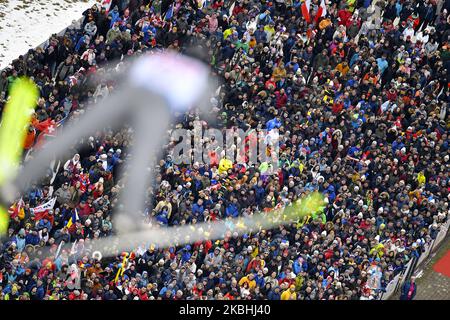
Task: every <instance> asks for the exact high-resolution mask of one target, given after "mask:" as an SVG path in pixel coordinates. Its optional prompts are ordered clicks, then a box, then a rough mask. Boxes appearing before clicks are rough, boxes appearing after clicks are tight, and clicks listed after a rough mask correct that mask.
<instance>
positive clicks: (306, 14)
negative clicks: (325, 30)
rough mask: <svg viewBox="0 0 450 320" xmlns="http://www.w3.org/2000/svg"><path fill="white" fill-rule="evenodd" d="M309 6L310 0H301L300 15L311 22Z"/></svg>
mask: <svg viewBox="0 0 450 320" xmlns="http://www.w3.org/2000/svg"><path fill="white" fill-rule="evenodd" d="M310 7H311V0H305V1H303V3H302V5H301V9H302V15H303V18H305V20H306V22H308V23H311V16H310V15H309V8H310Z"/></svg>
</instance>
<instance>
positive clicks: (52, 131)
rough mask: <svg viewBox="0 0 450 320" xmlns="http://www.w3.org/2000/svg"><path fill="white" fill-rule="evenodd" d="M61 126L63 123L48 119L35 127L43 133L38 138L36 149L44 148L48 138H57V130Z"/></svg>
mask: <svg viewBox="0 0 450 320" xmlns="http://www.w3.org/2000/svg"><path fill="white" fill-rule="evenodd" d="M61 124H62V121H60V122H58V123H56V122H55V121H54V120H49V119H47V120H45V121H42V122H39V123H38V124H37V125H35V128H36V129H38V130H39V131H40V132H41V133H40V134H39V135H38V136H37V139H36V145H35V147H36V148H40V147H42V145H43V144H44V143H45V141H46V139H47V138H48V137H52V138H53V137H56V129H57V128H58V127H59V126H61Z"/></svg>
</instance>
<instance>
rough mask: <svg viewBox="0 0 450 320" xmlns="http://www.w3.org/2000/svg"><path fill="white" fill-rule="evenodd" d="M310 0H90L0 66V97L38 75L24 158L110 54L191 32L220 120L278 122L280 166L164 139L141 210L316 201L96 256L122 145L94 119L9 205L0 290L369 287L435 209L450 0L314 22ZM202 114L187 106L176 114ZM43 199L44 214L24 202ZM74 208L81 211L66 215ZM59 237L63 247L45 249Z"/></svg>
mask: <svg viewBox="0 0 450 320" xmlns="http://www.w3.org/2000/svg"><path fill="white" fill-rule="evenodd" d="M321 2H322V1H317V0H313V1H311V7H310V9H309V16H310V19H309V20H310V21H309V22H310V23H308V21H307V19H306V18H305V16H304V11H302V8H301V7H302V3H303V2H302V1H296V0H273V1H267V0H258V1H252V0H238V1H221V0H214V1H209V0H208V1H206V2H205V1H203V2H202V1H200V3H204V5H203V7H201V8H198V3H197V1H187V0H185V1H181V0H176V1H174V2H173V4H172V1H166V0H163V1H160V0H154V1H151V0H111V1H100V2H99V3H98V4H97V5H94V6H93V7H92V8H90V9H88V10H86V11H85V12H84V13H83V16H84V20H83V21H82V23H81V25H80V26H78V27H76V28H69V29H68V30H67V31H66V32H65V33H64V34H63V35H59V36H57V35H54V36H52V37H51V38H50V39H49V41H48V45H47V46H45V47H44V48H37V49H36V50H30V51H29V52H28V54H27V55H25V56H21V57H19V58H18V59H17V60H15V61H14V62H13V63H12V64H11V66H10V67H9V68H7V69H5V70H3V71H1V75H0V94H1V95H2V96H1V97H0V107H3V106H4V104H5V101H6V99H7V96H8V89H9V88H10V86H11V84H12V83H13V82H14V80H15V79H16V78H17V77H19V76H22V75H26V76H28V77H32V78H33V80H34V81H35V82H36V84H37V85H38V86H39V88H40V95H41V97H40V99H39V101H38V105H37V109H36V113H35V116H34V118H33V125H31V126H30V128H29V134H28V137H27V141H26V145H25V149H26V150H27V151H29V155H28V156H31V157H32V152H33V151H32V150H33V149H36V148H37V146H36V143H38V142H39V141H40V139H39V138H43V139H44V140H45V139H49V138H48V136H51V135H52V134H51V132H50V131H49V130H48V127H49V125H57V124H60V123H64V125H65V124H66V123H67V122H70V121H72V120H73V119H76V118H77V117H78V116H79V115H80V114H82V113H83V111H84V109H85V108H86V106H87V105H89V104H90V103H95V102H96V101H98V100H99V99H102V98H103V97H106V96H108V95H109V94H110V92H111V91H112V90H114V85H115V84H114V81H102V82H101V83H100V84H96V85H95V86H94V87H93V85H92V83H90V82H88V81H86V79H87V78H88V77H89V75H91V74H95V73H98V72H101V69H102V68H103V67H104V66H105V65H107V63H108V62H112V61H119V60H120V59H123V61H126V57H127V56H133V55H139V54H142V53H144V52H146V51H150V50H165V49H171V50H175V51H178V52H181V53H183V52H184V51H185V50H186V48H188V47H192V46H194V47H195V46H198V45H199V44H201V45H202V46H203V51H205V52H208V57H209V58H208V59H209V61H208V63H209V64H210V65H211V70H212V73H214V74H215V75H217V76H218V77H219V78H220V80H221V85H220V88H219V90H218V91H217V93H216V94H215V95H214V97H212V98H211V101H210V103H211V105H212V110H213V112H215V115H216V118H217V121H216V122H215V125H217V123H218V124H219V125H221V126H222V127H223V128H232V127H236V128H241V129H243V130H247V129H255V128H261V129H266V128H267V126H270V127H271V128H278V130H279V133H280V150H281V151H280V166H279V170H277V171H275V172H271V173H270V174H264V173H265V172H261V168H258V167H257V166H256V167H252V166H248V167H247V166H244V165H243V164H242V163H235V164H233V166H232V167H231V168H229V169H228V170H225V171H222V172H220V173H219V172H218V170H217V164H214V163H213V164H212V165H211V166H209V165H206V164H202V163H195V164H193V165H176V164H174V163H173V161H172V157H171V156H173V155H171V150H172V148H173V142H171V143H169V144H166V145H165V146H164V149H165V151H166V155H167V156H164V158H163V159H162V160H161V161H160V162H159V165H158V166H157V167H156V170H157V176H156V184H155V186H154V188H152V190H151V192H149V193H150V197H149V202H148V208H149V210H148V212H146V214H148V216H149V217H152V216H153V217H155V218H157V221H158V222H159V224H161V225H162V227H165V225H168V226H173V225H177V224H184V223H188V224H189V223H191V224H195V223H198V222H202V221H209V220H217V219H228V218H229V217H236V216H241V215H243V214H250V213H252V212H257V211H262V210H265V209H266V210H267V209H269V210H270V209H271V208H274V207H275V206H277V204H279V203H285V202H286V201H293V200H295V199H298V198H301V197H303V196H304V195H306V194H308V193H311V192H313V191H319V192H321V193H323V194H324V195H325V196H326V198H327V201H328V204H327V206H326V209H325V210H324V211H323V213H320V214H316V215H310V216H308V217H305V218H304V219H300V220H299V221H296V222H295V223H292V224H290V225H287V226H281V227H278V228H275V229H273V230H262V231H260V232H257V233H252V234H245V235H244V236H237V234H234V233H232V232H231V233H229V234H228V235H227V237H225V239H222V240H218V241H211V240H205V241H202V242H197V243H193V244H190V245H185V246H178V247H170V248H158V247H155V246H153V245H149V246H148V247H145V248H142V247H141V248H136V250H135V251H133V252H129V253H127V255H126V256H125V259H124V255H120V254H119V255H118V256H116V257H103V258H101V259H98V258H99V257H98V256H96V255H93V252H91V250H90V248H89V243H90V239H96V238H100V237H106V236H108V235H110V234H111V233H112V232H113V230H114V226H113V223H112V220H113V219H112V218H111V216H112V215H113V213H112V211H113V209H114V207H117V205H118V204H117V196H118V193H119V191H120V187H121V184H120V181H119V180H118V177H117V171H118V168H119V167H120V166H123V165H124V164H125V163H126V161H125V160H126V157H127V156H128V155H127V150H128V146H129V144H130V143H132V141H131V137H130V133H129V131H128V130H127V129H126V128H125V129H123V130H116V131H111V130H103V131H101V130H99V131H98V132H97V134H96V135H94V136H92V137H87V138H86V140H85V141H84V142H83V147H82V148H79V149H77V150H76V152H74V153H76V154H75V155H74V157H73V158H72V159H61V161H62V162H61V166H60V169H59V171H58V172H57V174H56V177H52V171H51V170H50V169H49V173H48V175H47V178H45V179H43V180H42V181H40V182H39V183H36V184H33V185H32V186H30V188H29V190H27V192H26V193H24V194H23V197H22V201H23V208H24V211H23V212H17V210H16V211H14V210H11V222H10V226H9V233H8V236H7V238H6V239H3V240H2V242H1V243H0V299H9V300H13V299H19V300H27V299H31V300H42V299H44V300H57V299H69V300H78V299H79V300H87V299H99V300H115V299H125V300H133V299H138V300H148V299H163V300H166V299H174V300H178V299H207V300H212V299H217V300H220V299H271V300H279V299H282V300H288V299H306V300H315V299H332V300H345V299H374V298H376V297H377V296H378V295H379V293H380V292H382V290H383V288H385V286H386V284H387V283H388V282H389V281H390V280H391V279H392V278H393V277H394V276H395V275H396V274H398V273H399V272H401V271H402V270H403V268H404V266H405V264H406V263H408V261H409V260H410V259H412V258H413V256H415V255H416V256H417V255H419V254H420V252H421V250H422V248H423V246H424V245H425V244H426V243H428V242H430V241H431V240H432V239H433V238H434V237H436V235H437V233H438V232H439V229H440V226H441V225H442V224H443V223H445V222H446V221H447V219H448V212H449V207H448V204H449V200H450V193H449V190H450V177H449V172H450V171H449V164H450V162H449V137H448V127H449V126H448V113H447V112H448V102H449V93H448V83H449V76H448V70H449V66H450V62H449V61H450V60H449V58H450V43H449V35H450V28H449V26H450V17H449V15H448V10H450V1H448V0H424V1H422V0H412V1H403V0H389V1H383V0H378V1H377V0H372V1H371V0H348V1H341V0H326V1H324V2H322V3H325V6H326V10H325V12H326V14H325V15H324V16H321V17H319V16H318V15H316V13H317V12H318V11H319V6H320V4H321ZM102 3H104V4H103V5H102ZM233 3H234V5H233V6H232V4H233ZM302 12H303V13H302ZM322 12H324V11H322ZM12 36H13V35H12ZM198 119H200V120H201V118H198V115H197V114H196V113H195V112H188V113H186V114H183V115H178V117H176V120H175V122H174V124H173V126H174V127H178V128H189V129H192V128H193V123H194V121H195V120H198ZM203 124H204V126H205V128H206V127H207V126H208V123H207V122H206V120H205V121H203ZM41 132H44V134H46V136H47V137H44V136H43V135H42V134H40V133H41ZM38 140H39V141H38ZM30 150H31V151H30ZM218 183H220V185H221V188H211V186H214V185H217V184H218ZM53 196H56V197H57V202H56V205H55V207H54V209H53V210H50V211H49V212H46V213H45V214H43V215H41V214H40V215H39V216H36V215H34V214H33V213H32V212H31V210H30V208H33V207H36V206H38V205H39V204H42V203H45V202H47V201H48V200H49V199H51V197H53ZM150 199H151V200H150ZM75 209H77V212H78V215H79V220H78V221H76V222H75V221H74V223H72V224H70V223H69V224H68V222H69V220H70V218H71V217H72V216H73V212H74V210H75ZM268 214H270V212H269V213H268ZM143 219H144V217H143ZM62 241H64V242H65V243H71V244H72V243H73V244H74V246H73V247H72V249H71V250H61V252H56V251H57V249H58V246H59V244H60V243H61V242H62ZM43 247H46V248H48V249H49V250H50V253H48V252H47V253H45V252H44V251H43V250H42V249H43ZM124 261H125V265H122V263H123V262H124ZM121 267H124V268H123V269H122V268H121ZM121 270H122V271H123V273H121ZM378 270H379V271H381V273H377V271H378ZM118 273H119V274H118ZM378 275H381V276H380V278H379V279H376V276H378Z"/></svg>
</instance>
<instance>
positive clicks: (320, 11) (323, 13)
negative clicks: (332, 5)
mask: <svg viewBox="0 0 450 320" xmlns="http://www.w3.org/2000/svg"><path fill="white" fill-rule="evenodd" d="M326 15H327V6H326V5H325V0H321V1H320V6H319V8H318V9H317V13H316V17H315V18H314V21H316V22H317V21H319V19H320V18H321V17H325V16H326Z"/></svg>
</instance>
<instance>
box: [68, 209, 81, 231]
mask: <svg viewBox="0 0 450 320" xmlns="http://www.w3.org/2000/svg"><path fill="white" fill-rule="evenodd" d="M78 220H80V217H79V216H78V211H77V209H75V210H73V212H72V216H71V217H70V219H69V221H68V222H67V224H66V227H67V228H70V227H71V226H72V225H73V224H75V223H76V222H77V221H78Z"/></svg>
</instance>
